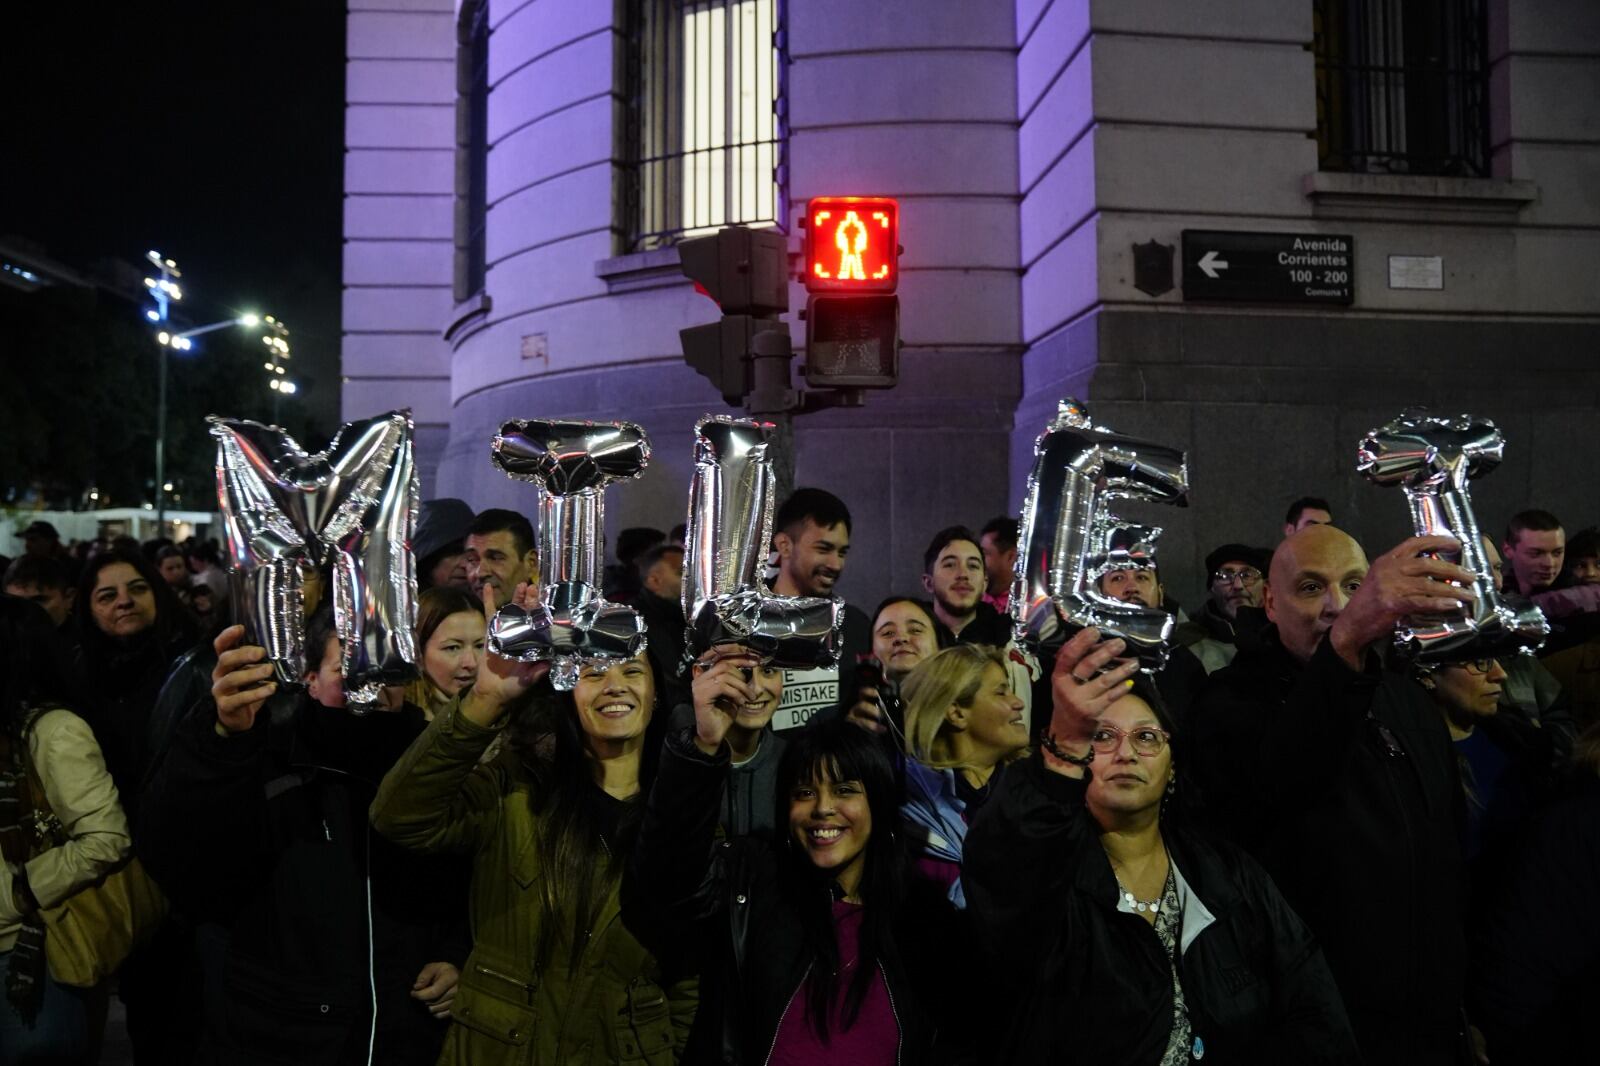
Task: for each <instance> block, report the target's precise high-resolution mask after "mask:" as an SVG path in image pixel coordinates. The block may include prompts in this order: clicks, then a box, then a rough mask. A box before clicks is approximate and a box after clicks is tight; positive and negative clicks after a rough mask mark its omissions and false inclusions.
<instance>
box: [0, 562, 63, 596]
mask: <svg viewBox="0 0 1600 1066" xmlns="http://www.w3.org/2000/svg"><path fill="white" fill-rule="evenodd" d="M12 585H37V586H39V587H40V588H42V589H64V588H66V587H67V586H68V580H67V568H66V567H64V566H62V565H61V560H59V559H53V558H50V557H49V556H44V555H19V556H17V557H16V558H15V559H13V560H12V561H11V565H10V566H8V567H6V576H5V580H4V586H5V587H6V588H10V587H11V586H12Z"/></svg>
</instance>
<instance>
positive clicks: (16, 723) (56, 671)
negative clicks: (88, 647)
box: [0, 596, 71, 741]
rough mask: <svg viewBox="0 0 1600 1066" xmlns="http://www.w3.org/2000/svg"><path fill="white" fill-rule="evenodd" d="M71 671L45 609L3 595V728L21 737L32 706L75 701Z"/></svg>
mask: <svg viewBox="0 0 1600 1066" xmlns="http://www.w3.org/2000/svg"><path fill="white" fill-rule="evenodd" d="M70 676H71V675H70V673H69V672H68V666H67V662H66V651H65V648H64V647H63V645H62V643H61V638H60V637H59V636H58V635H57V634H56V629H55V626H53V625H51V624H50V616H49V615H48V614H46V613H45V609H44V608H43V607H40V606H39V605H38V604H36V603H33V602H30V601H28V600H23V599H18V598H17V597H16V596H0V728H4V729H5V731H6V732H7V733H8V734H9V735H10V736H12V737H13V738H14V739H15V740H17V741H21V740H22V734H21V729H22V724H23V722H24V720H25V719H26V717H27V713H28V711H30V710H32V709H33V708H36V707H62V706H66V705H67V704H68V703H69V702H70V701H69V700H68V698H67V696H68V691H69V689H68V678H69V677H70Z"/></svg>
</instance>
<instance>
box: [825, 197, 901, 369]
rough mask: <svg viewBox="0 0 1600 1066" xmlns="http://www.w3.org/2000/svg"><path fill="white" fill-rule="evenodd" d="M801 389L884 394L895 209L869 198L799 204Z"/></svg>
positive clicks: (896, 247) (896, 335) (894, 365)
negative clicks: (802, 220)
mask: <svg viewBox="0 0 1600 1066" xmlns="http://www.w3.org/2000/svg"><path fill="white" fill-rule="evenodd" d="M805 234H806V236H805V245H804V259H805V286H806V291H807V292H809V293H811V296H809V297H808V298H807V300H806V362H805V377H806V384H808V385H812V386H816V387H819V388H834V389H887V388H892V387H894V385H895V383H896V382H897V381H898V380H899V374H900V297H898V296H896V295H894V291H895V288H896V286H898V285H899V283H900V205H899V204H898V203H896V202H895V201H894V200H891V199H888V198H886V197H877V196H820V197H816V198H815V199H812V200H811V201H809V202H808V203H807V204H806V214H805Z"/></svg>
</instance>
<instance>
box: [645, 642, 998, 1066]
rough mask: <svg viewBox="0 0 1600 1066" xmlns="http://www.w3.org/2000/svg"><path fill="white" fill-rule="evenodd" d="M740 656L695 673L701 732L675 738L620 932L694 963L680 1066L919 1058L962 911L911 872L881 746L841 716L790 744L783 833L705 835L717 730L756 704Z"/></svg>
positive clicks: (722, 750)
mask: <svg viewBox="0 0 1600 1066" xmlns="http://www.w3.org/2000/svg"><path fill="white" fill-rule="evenodd" d="M758 663H759V660H758V659H756V658H755V657H754V656H753V655H749V654H747V653H743V652H740V653H737V654H734V655H724V656H722V657H721V658H715V657H712V656H708V657H707V659H706V660H705V661H703V662H702V663H701V664H700V665H698V666H697V667H696V676H695V679H694V686H693V692H694V709H695V723H694V726H693V727H692V728H686V729H684V730H682V731H681V732H679V733H677V734H669V735H668V737H667V740H666V744H665V745H664V748H663V752H662V757H661V769H660V771H659V773H658V775H657V777H656V782H655V787H654V789H653V790H652V792H651V795H650V802H649V806H648V807H647V809H646V815H645V823H644V828H643V830H642V831H641V835H640V837H639V841H638V844H637V845H636V849H635V851H634V856H633V862H632V865H631V867H630V871H629V877H628V880H627V881H626V882H625V883H624V886H623V913H624V917H625V918H626V920H627V921H628V924H629V927H630V928H633V929H635V930H636V931H637V934H638V935H639V937H640V938H641V940H642V941H644V942H645V943H646V944H650V945H652V947H653V949H654V950H657V951H660V952H663V953H671V954H674V955H677V956H680V957H687V958H688V959H690V960H691V961H692V962H693V963H695V964H697V965H696V968H697V969H698V970H699V973H700V978H701V985H700V1011H699V1014H698V1015H697V1017H696V1018H695V1023H694V1029H693V1031H692V1032H691V1034H690V1037H689V1044H688V1046H687V1048H686V1049H685V1052H684V1058H683V1061H684V1062H686V1063H699V1062H718V1063H739V1064H746V1063H747V1064H752V1066H753V1064H760V1063H773V1064H780V1063H807V1064H819V1063H820V1064H828V1063H839V1064H844V1063H849V1064H851V1066H895V1064H897V1063H904V1064H910V1063H916V1062H922V1061H927V1060H928V1059H929V1057H930V1055H931V1054H932V1049H933V1045H934V1040H935V1036H936V1020H938V1019H942V1018H946V1017H949V1016H951V1015H952V1014H955V1013H958V1011H957V1009H956V1007H955V1006H954V1005H953V1004H946V1003H944V1002H941V1001H940V998H939V997H940V986H941V985H951V984H954V983H955V982H951V981H949V980H948V977H949V975H950V974H951V973H961V972H967V971H964V970H962V969H960V968H959V965H960V964H959V963H957V964H956V966H957V967H958V968H955V969H953V968H952V960H953V958H954V956H953V954H952V953H953V952H956V951H957V945H959V944H960V943H962V942H963V941H962V939H961V937H960V936H959V935H958V924H957V923H958V916H957V913H956V912H955V910H954V909H953V908H952V907H951V906H950V905H949V903H948V901H947V900H945V899H944V894H943V892H941V891H940V890H939V889H938V887H937V886H935V885H932V884H930V883H928V882H925V881H922V880H921V879H919V878H915V877H913V876H912V874H911V868H910V865H909V860H908V857H907V854H906V849H905V844H904V841H903V834H902V833H901V832H900V831H899V813H898V809H897V808H898V803H899V796H898V789H897V788H896V786H895V774H894V768H893V765H892V764H891V762H890V759H889V757H888V754H887V753H886V751H885V749H884V745H883V744H882V742H881V741H880V740H879V739H878V738H877V737H875V736H873V735H872V734H870V733H868V732H866V731H865V730H862V729H858V728H857V727H856V726H854V725H852V724H851V723H850V722H848V721H845V720H837V719H836V720H834V721H831V722H824V723H821V724H818V725H813V726H811V727H808V728H806V729H803V730H797V731H796V732H794V733H792V734H790V740H789V743H788V746H787V747H786V749H785V751H784V754H783V759H782V761H781V762H780V764H779V767H778V775H777V789H776V792H777V796H776V804H775V805H776V808H777V809H776V811H775V814H776V816H777V820H776V824H777V825H778V826H779V827H780V835H779V838H778V839H777V840H767V839H759V838H756V837H740V838H737V839H735V840H731V841H725V842H719V841H718V840H717V839H716V824H717V811H718V802H719V799H720V796H721V792H722V785H723V781H724V779H725V778H726V776H727V773H728V763H729V755H728V747H727V744H726V742H725V740H724V737H725V735H726V733H727V731H728V728H729V726H730V725H731V723H732V722H733V720H734V717H735V714H736V712H737V708H738V707H739V706H740V705H741V704H742V703H743V702H746V701H749V700H751V699H754V698H755V693H754V691H753V686H752V684H751V682H750V681H749V680H747V679H746V672H747V671H749V670H751V669H753V668H754V667H755V666H756V665H758Z"/></svg>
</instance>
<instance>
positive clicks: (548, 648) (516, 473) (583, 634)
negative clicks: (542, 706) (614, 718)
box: [489, 419, 650, 691]
mask: <svg viewBox="0 0 1600 1066" xmlns="http://www.w3.org/2000/svg"><path fill="white" fill-rule="evenodd" d="M493 461H494V464H495V465H496V466H498V467H499V468H500V469H501V470H504V471H505V472H506V474H507V476H509V477H511V478H513V479H515V480H517V481H530V482H532V483H533V484H534V485H536V486H538V490H539V557H540V569H541V571H542V572H543V575H544V579H543V581H542V582H541V584H540V597H539V599H540V604H541V606H540V607H539V608H537V609H535V610H532V611H526V610H523V609H522V608H521V607H518V606H517V605H516V604H507V605H506V606H504V607H502V608H500V610H499V611H498V612H496V613H495V616H494V619H493V620H492V621H491V622H490V623H489V647H490V649H491V650H493V651H494V652H495V653H496V654H499V655H501V656H504V657H505V658H508V659H517V660H520V661H522V662H549V663H551V664H552V666H551V669H550V682H551V684H553V685H554V686H555V687H556V688H558V689H561V690H563V691H566V690H570V689H571V688H572V686H573V685H574V684H575V683H576V682H577V679H578V670H579V668H580V667H581V666H583V665H584V664H585V663H607V662H615V661H618V660H622V659H631V658H633V656H635V655H637V654H638V653H639V652H641V651H643V650H644V648H645V641H646V635H645V626H644V619H642V618H641V617H639V613H638V612H637V611H635V610H634V609H633V608H631V607H627V606H624V605H622V604H617V603H611V602H609V601H607V600H606V599H604V598H603V597H602V596H601V594H600V562H601V546H602V545H603V544H604V542H605V540H604V538H605V528H604V527H605V490H606V486H607V485H610V484H611V483H613V482H616V481H626V480H630V479H632V478H636V477H638V476H639V475H640V474H641V473H643V472H644V469H645V467H646V466H648V465H649V463H650V441H649V440H648V439H647V438H646V437H645V435H644V430H642V429H640V428H639V427H638V426H636V425H634V424H633V423H631V422H561V421H552V420H539V419H535V420H531V421H515V422H507V423H506V424H505V425H503V426H501V427H500V433H499V435H498V436H496V437H495V439H494V448H493Z"/></svg>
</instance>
